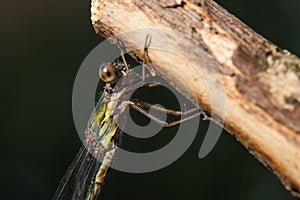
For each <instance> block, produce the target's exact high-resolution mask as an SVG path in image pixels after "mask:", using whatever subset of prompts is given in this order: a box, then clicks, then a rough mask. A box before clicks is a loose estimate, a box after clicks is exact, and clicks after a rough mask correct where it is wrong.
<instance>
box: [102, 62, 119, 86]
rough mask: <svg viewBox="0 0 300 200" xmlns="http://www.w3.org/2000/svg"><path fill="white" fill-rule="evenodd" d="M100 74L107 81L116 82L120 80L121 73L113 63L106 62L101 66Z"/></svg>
mask: <svg viewBox="0 0 300 200" xmlns="http://www.w3.org/2000/svg"><path fill="white" fill-rule="evenodd" d="M99 75H100V78H101V80H102V81H104V82H105V83H115V82H117V81H118V80H119V78H120V76H121V73H120V71H119V70H118V68H117V67H116V66H115V65H114V64H112V63H104V64H102V65H101V66H100V69H99Z"/></svg>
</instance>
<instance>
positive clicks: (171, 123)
mask: <svg viewBox="0 0 300 200" xmlns="http://www.w3.org/2000/svg"><path fill="white" fill-rule="evenodd" d="M128 104H129V105H130V106H131V107H132V108H133V109H135V110H136V111H138V112H139V113H141V114H143V115H145V116H146V117H148V118H150V119H151V120H153V121H154V122H156V123H157V124H159V125H161V126H163V127H171V126H175V125H177V124H179V123H182V122H185V121H188V120H190V119H193V118H195V117H197V116H199V115H201V114H202V115H204V116H205V118H206V119H209V117H207V116H206V113H205V112H204V111H202V110H198V111H199V112H197V113H194V114H192V115H188V116H184V115H182V116H184V117H182V118H181V119H179V120H175V121H172V122H165V121H162V120H160V119H159V118H157V117H156V116H153V115H151V114H150V113H148V112H147V111H146V110H145V109H143V108H142V107H141V106H139V105H137V104H136V102H134V101H128ZM151 108H152V107H151ZM157 108H159V109H160V107H157ZM166 110H167V109H166ZM192 111H196V110H194V109H192ZM168 112H173V111H170V110H169V111H168ZM187 112H189V111H187ZM190 113H192V112H190Z"/></svg>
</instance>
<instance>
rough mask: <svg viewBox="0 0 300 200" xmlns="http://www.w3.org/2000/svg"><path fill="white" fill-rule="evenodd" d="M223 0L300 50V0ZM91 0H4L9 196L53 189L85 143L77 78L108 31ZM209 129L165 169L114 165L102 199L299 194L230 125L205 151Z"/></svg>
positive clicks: (0, 16)
mask: <svg viewBox="0 0 300 200" xmlns="http://www.w3.org/2000/svg"><path fill="white" fill-rule="evenodd" d="M218 3H220V4H221V5H222V6H224V7H225V8H226V9H228V10H229V11H230V12H231V13H233V14H234V15H236V16H237V17H238V18H240V19H242V21H244V22H245V23H246V24H247V25H249V26H250V27H252V28H253V29H254V30H256V31H257V32H258V33H260V34H262V35H263V36H264V37H266V38H267V39H269V40H271V41H272V42H274V43H275V44H277V45H279V46H280V47H282V48H286V49H288V50H290V51H292V52H293V53H295V54H296V55H300V42H299V33H300V21H299V19H300V12H299V11H300V1H299V0H289V1H286V0H273V1H258V0H252V1H249V0H239V1H229V0H218ZM89 8H90V2H89V1H70V0H65V1H60V0H52V1H37V0H29V1H6V2H5V3H4V2H3V3H2V5H1V10H2V11H1V12H0V21H1V35H2V36H1V39H0V40H1V68H0V71H1V84H0V87H1V90H0V91H1V97H2V98H1V106H2V109H1V113H2V115H1V129H2V131H1V137H2V138H1V140H0V141H1V142H0V143H1V145H0V148H1V166H0V177H1V178H0V193H1V199H8V200H9V199H32V200H34V199H39V200H40V199H45V200H46V199H51V198H52V196H53V194H54V192H55V190H56V187H57V185H58V183H59V181H60V179H61V178H62V176H63V175H64V173H65V171H66V169H67V167H68V165H69V164H70V162H71V161H72V159H73V158H74V156H75V154H76V153H77V151H78V149H79V147H80V145H81V142H80V140H79V137H78V135H77V133H76V130H75V126H74V123H73V118H72V110H71V105H72V87H73V82H74V79H75V76H76V73H77V70H78V68H79V67H80V64H81V63H82V61H83V59H84V58H85V57H86V55H87V54H88V53H89V52H90V51H91V50H92V49H93V48H94V47H95V46H96V45H97V44H99V42H101V41H102V39H101V38H100V37H99V36H98V35H96V34H95V33H94V30H93V28H92V25H91V22H90V11H89ZM229 109H230V108H229ZM200 125H203V127H205V126H206V125H207V122H203V123H201V124H200ZM204 129H205V128H204ZM203 137H204V136H203V133H202V130H199V132H198V135H197V138H196V139H195V141H194V143H193V144H192V146H191V147H190V148H189V149H188V151H187V152H186V153H185V154H184V155H183V156H182V157H181V158H180V159H178V160H177V161H176V162H174V163H173V164H171V165H170V166H168V167H166V168H164V169H161V170H159V171H155V172H151V173H145V174H129V173H124V172H118V171H114V170H112V171H111V173H110V175H109V178H108V180H107V183H106V185H105V188H104V191H103V193H102V194H101V196H102V199H191V198H199V199H210V200H217V199H231V200H238V199H241V200H245V199H246V200H260V199H261V200H263V199H264V200H265V199H272V200H276V199H278V200H285V199H286V200H288V199H294V198H293V197H292V196H291V195H290V194H289V192H287V191H286V190H285V189H284V188H283V186H282V185H281V183H280V182H279V180H278V179H277V177H276V176H275V175H273V174H272V173H271V172H270V171H269V170H267V169H266V168H265V167H263V166H262V164H260V163H259V162H258V161H257V160H256V159H255V158H254V157H253V156H252V155H250V154H249V152H248V151H247V150H245V148H244V147H243V146H242V145H241V144H239V143H238V142H237V141H236V139H235V138H234V137H232V136H230V135H229V134H228V133H226V132H223V133H222V135H221V138H220V140H219V141H218V143H217V145H216V147H215V148H214V149H213V151H212V152H211V153H210V154H209V155H208V156H207V157H205V158H204V159H199V158H198V152H199V148H200V146H201V141H202V139H203ZM137 147H138V145H137Z"/></svg>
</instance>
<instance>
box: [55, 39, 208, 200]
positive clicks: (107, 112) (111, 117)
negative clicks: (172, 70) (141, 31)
mask: <svg viewBox="0 0 300 200" xmlns="http://www.w3.org/2000/svg"><path fill="white" fill-rule="evenodd" d="M149 45H150V37H149V36H147V37H146V41H145V46H144V61H143V75H142V77H141V79H140V81H138V82H137V83H135V84H132V85H133V86H132V85H131V86H130V87H126V85H124V87H123V89H122V90H118V91H116V89H115V85H116V83H117V81H118V80H119V79H120V78H121V77H126V76H128V74H129V73H130V70H129V66H128V64H127V62H126V60H125V57H124V54H123V51H122V53H121V57H122V60H123V62H122V63H119V62H116V63H104V64H102V65H101V67H100V70H99V75H100V78H101V80H102V81H103V82H105V83H106V85H105V87H104V91H103V94H102V96H101V97H100V99H99V101H98V103H97V105H96V107H95V110H94V112H93V114H92V116H91V118H90V120H89V122H88V126H87V128H86V130H85V133H84V134H85V141H84V142H85V146H82V147H81V148H80V150H79V152H78V154H77V155H76V157H75V159H74V161H73V162H72V164H71V165H70V167H69V169H68V171H67V172H66V174H65V175H64V177H63V179H62V181H61V182H60V185H59V187H58V189H57V191H56V193H55V196H54V198H53V199H54V200H57V199H60V200H61V199H68V200H69V199H76V200H97V199H99V194H100V191H101V189H102V187H103V184H104V181H105V177H106V174H107V172H108V169H109V167H110V166H111V164H112V161H113V159H114V157H115V155H116V151H117V149H118V147H119V146H120V135H121V126H122V124H120V123H119V122H120V121H122V120H118V118H120V117H121V113H122V111H123V110H124V109H125V108H126V107H128V106H130V107H131V108H133V109H134V110H136V111H138V112H140V113H141V114H143V115H145V116H147V117H148V118H150V119H151V120H153V121H154V122H156V123H158V124H160V125H161V126H163V127H170V126H174V125H176V124H178V123H181V122H183V121H187V120H189V119H191V118H193V117H195V116H198V115H200V114H204V112H203V111H201V110H200V111H199V109H198V108H195V109H190V110H188V111H185V112H182V111H174V110H169V109H166V108H163V107H159V106H155V105H151V104H149V103H146V102H142V101H138V100H133V99H130V100H124V101H123V100H120V97H121V96H123V95H126V93H128V91H130V90H133V89H135V90H136V89H139V88H153V87H158V86H161V84H157V83H152V84H143V80H144V78H145V63H146V60H148V61H149V60H150V59H149V56H148V47H149ZM149 108H151V109H154V110H156V111H158V112H163V113H167V114H169V115H173V116H181V119H179V120H174V121H172V122H165V121H162V120H160V119H159V118H158V117H156V116H153V115H152V114H150V113H149V112H148V111H147V109H149ZM117 120H118V123H117ZM91 152H92V153H91Z"/></svg>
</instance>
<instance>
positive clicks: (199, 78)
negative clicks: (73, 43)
mask: <svg viewBox="0 0 300 200" xmlns="http://www.w3.org/2000/svg"><path fill="white" fill-rule="evenodd" d="M91 12H92V17H91V19H92V23H93V26H94V28H95V30H96V32H97V33H98V34H100V35H102V36H104V37H106V38H108V37H110V36H113V35H117V34H120V33H123V32H127V33H125V34H121V35H118V36H117V37H118V39H120V40H121V41H122V42H123V43H124V44H125V45H126V46H127V47H128V49H130V50H131V49H133V51H132V52H131V55H133V56H134V57H136V58H140V59H142V58H143V46H144V42H145V36H146V34H150V35H151V37H152V42H151V45H150V49H149V56H150V58H151V62H152V63H153V64H154V67H155V70H156V71H158V72H159V73H160V74H162V75H163V76H164V78H165V79H166V80H168V81H169V82H170V83H171V84H173V86H174V87H175V88H177V89H178V90H179V91H180V92H182V93H183V94H185V95H186V96H191V94H195V95H196V97H197V101H198V103H199V104H200V105H201V106H202V107H203V108H204V109H206V110H207V111H209V112H211V113H212V114H213V115H214V116H216V118H217V120H223V121H224V122H225V128H226V130H227V131H229V132H230V133H232V134H233V135H234V136H235V137H236V138H237V139H238V140H239V141H240V142H241V143H242V144H243V145H244V146H245V147H246V148H247V149H248V150H249V151H250V152H251V153H252V154H253V155H254V156H255V157H256V158H257V159H258V160H260V161H261V162H262V163H263V164H264V165H266V166H268V167H269V168H271V169H272V170H273V172H274V173H275V174H276V175H277V176H278V177H279V178H280V180H281V181H282V183H283V184H284V186H285V187H286V189H288V190H290V191H291V193H292V194H293V195H295V196H298V197H300V125H299V124H300V121H299V119H300V61H299V59H298V58H297V57H296V56H294V55H291V54H290V53H289V52H288V51H286V50H281V49H279V48H278V47H276V46H275V45H273V44H272V43H270V42H269V41H267V40H266V39H264V38H263V37H262V36H260V35H259V34H257V33H255V32H254V31H253V30H251V29H250V28H249V27H247V26H246V25H245V24H243V23H242V22H241V21H240V20H238V19H237V18H235V17H234V16H233V15H231V14H230V13H228V12H227V11H226V10H224V9H223V8H222V7H220V6H219V5H217V4H216V3H215V2H214V1H212V0H158V1H151V0H110V1H107V0H92V8H91ZM145 28H155V29H145ZM137 29H138V31H136V32H128V31H133V30H137ZM141 29H143V30H142V31H141ZM166 29H167V31H166ZM163 48H164V49H167V51H168V52H166V51H163V50H162V49H163ZM170 52H171V53H170ZM222 93H224V97H225V99H226V101H224V99H223V98H222V97H221V96H220V94H222ZM213 102H214V103H213ZM222 111H225V113H224V115H223V114H222Z"/></svg>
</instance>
